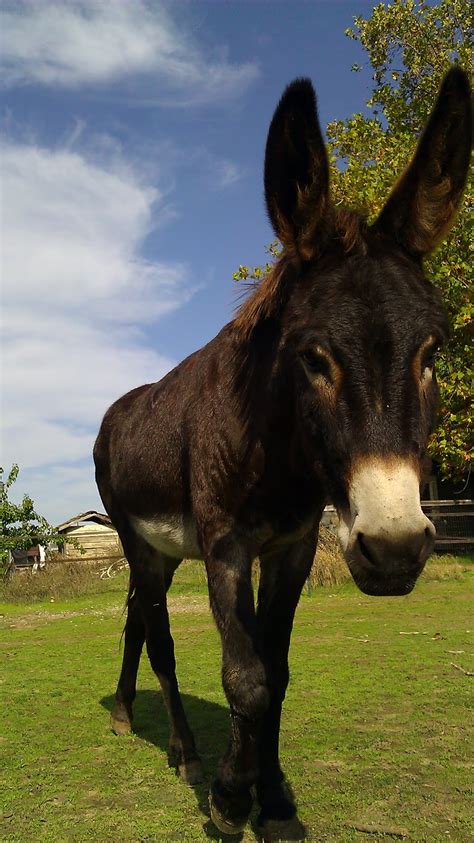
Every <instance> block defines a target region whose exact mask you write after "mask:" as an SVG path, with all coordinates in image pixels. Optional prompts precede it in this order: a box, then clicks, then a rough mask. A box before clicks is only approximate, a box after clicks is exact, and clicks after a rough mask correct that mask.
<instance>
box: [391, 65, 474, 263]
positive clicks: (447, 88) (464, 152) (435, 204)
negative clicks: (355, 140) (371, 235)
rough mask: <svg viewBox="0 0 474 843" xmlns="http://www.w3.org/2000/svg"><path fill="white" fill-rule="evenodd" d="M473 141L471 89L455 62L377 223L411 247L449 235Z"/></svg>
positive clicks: (420, 251) (415, 250)
mask: <svg viewBox="0 0 474 843" xmlns="http://www.w3.org/2000/svg"><path fill="white" fill-rule="evenodd" d="M471 147H472V109H471V89H470V85H469V79H468V76H467V74H466V73H464V71H463V70H461V69H460V68H458V67H453V68H451V70H450V71H449V72H448V73H447V74H446V76H445V77H444V79H443V82H442V84H441V88H440V91H439V94H438V98H437V100H436V103H435V105H434V108H433V111H432V112H431V115H430V117H429V120H428V123H427V125H426V127H425V130H424V132H423V134H422V136H421V138H420V140H419V142H418V146H417V148H416V151H415V155H414V157H413V159H412V161H411V163H410V164H409V166H408V168H407V169H406V170H405V172H404V174H403V175H402V177H401V179H400V180H399V182H398V183H397V184H396V185H395V187H394V189H393V191H392V193H391V195H390V197H389V199H388V201H387V203H386V205H385V207H384V208H383V210H382V212H381V213H380V216H379V218H378V220H377V221H376V223H375V224H374V227H375V228H376V229H378V230H381V231H383V232H384V233H386V234H388V235H389V236H391V237H394V238H395V240H397V242H398V243H400V244H401V245H402V246H403V247H404V248H405V249H406V250H407V251H408V252H410V253H411V254H413V255H416V256H418V257H420V256H421V257H422V256H423V255H426V254H427V253H428V252H431V251H432V249H434V248H435V246H436V245H437V244H438V243H439V242H440V241H441V240H442V239H443V238H444V237H445V236H446V235H447V233H448V231H449V229H450V228H451V226H452V224H453V222H454V220H455V217H456V211H457V209H458V207H459V204H460V202H461V199H462V193H463V189H464V185H465V182H466V177H467V173H468V168H469V161H470V155H471Z"/></svg>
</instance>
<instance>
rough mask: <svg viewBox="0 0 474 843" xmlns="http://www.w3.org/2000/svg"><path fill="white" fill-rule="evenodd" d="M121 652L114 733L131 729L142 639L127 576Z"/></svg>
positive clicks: (135, 601) (114, 713)
mask: <svg viewBox="0 0 474 843" xmlns="http://www.w3.org/2000/svg"><path fill="white" fill-rule="evenodd" d="M124 639H125V644H124V652H123V661H122V670H121V673H120V678H119V681H118V685H117V690H116V692H115V703H114V707H113V709H112V713H111V718H110V721H111V726H112V730H113V731H114V732H115V734H116V735H125V734H127V733H128V732H131V730H132V705H133V701H134V699H135V694H136V685H137V673H138V666H139V664H140V656H141V652H142V648H143V643H144V641H145V624H144V623H143V619H142V615H141V611H140V606H139V605H138V600H137V597H136V594H135V590H134V586H133V581H132V579H130V590H129V597H128V600H127V622H126V624H125V630H124Z"/></svg>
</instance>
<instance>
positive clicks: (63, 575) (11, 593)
mask: <svg viewBox="0 0 474 843" xmlns="http://www.w3.org/2000/svg"><path fill="white" fill-rule="evenodd" d="M104 567H105V565H104V561H103V560H100V559H97V560H92V561H89V560H87V561H82V562H67V561H63V560H62V559H61V561H56V560H53V561H50V562H49V563H48V562H47V563H46V566H45V567H44V568H40V569H38V570H37V571H33V570H29V569H28V570H24V571H13V573H11V574H9V575H8V576H6V577H4V578H3V579H2V580H0V599H1V600H3V601H5V602H7V603H9V602H12V603H28V602H33V601H35V600H38V601H39V600H51V599H52V598H54V599H57V598H61V597H79V596H81V595H86V594H98V593H100V592H103V591H120V592H121V593H123V594H126V590H127V585H128V570H126V571H121V572H120V573H119V574H117V576H115V577H113V578H108V577H107V578H106V579H101V577H100V572H101V571H102V570H103V569H104Z"/></svg>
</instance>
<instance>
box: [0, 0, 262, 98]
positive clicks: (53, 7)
mask: <svg viewBox="0 0 474 843" xmlns="http://www.w3.org/2000/svg"><path fill="white" fill-rule="evenodd" d="M2 29H3V43H2V77H3V85H5V86H9V87H11V86H15V85H27V84H39V85H47V86H56V87H63V88H77V87H78V86H97V85H104V84H108V85H110V84H113V83H115V82H121V95H122V96H123V95H125V94H126V88H125V87H124V83H125V81H126V80H127V79H135V80H137V79H139V80H140V85H139V86H134V88H133V98H134V100H135V101H136V102H140V101H143V102H145V101H146V102H148V103H149V102H151V101H155V102H157V103H160V104H165V105H168V106H183V105H189V106H190V105H202V104H204V103H210V104H216V103H220V102H222V101H226V100H227V99H229V98H233V97H235V96H239V95H240V94H242V92H243V91H245V90H246V89H247V88H248V86H249V85H250V84H251V83H252V81H253V80H254V79H255V78H256V76H257V75H258V66H257V64H256V63H255V62H253V61H251V62H246V63H241V64H237V63H232V62H230V61H228V59H227V57H226V53H225V50H223V49H222V48H221V47H219V49H216V50H215V51H214V53H212V51H209V50H207V51H204V50H203V48H202V47H201V46H200V45H199V44H198V43H197V42H196V40H195V39H194V37H193V35H192V33H191V32H190V31H186V29H185V27H184V26H183V23H182V21H181V24H180V26H179V27H178V26H177V24H176V23H175V21H174V20H173V18H172V16H171V14H170V13H169V11H168V10H167V9H165V7H164V5H163V4H162V3H160V2H158V0H155V2H153V3H151V2H145V0H107V2H104V0H62V2H61V0H59V1H58V0H54V2H53V0H43V1H42V2H41V3H38V2H35V0H16V2H12V3H6V4H4V6H3V13H2ZM130 94H132V91H130Z"/></svg>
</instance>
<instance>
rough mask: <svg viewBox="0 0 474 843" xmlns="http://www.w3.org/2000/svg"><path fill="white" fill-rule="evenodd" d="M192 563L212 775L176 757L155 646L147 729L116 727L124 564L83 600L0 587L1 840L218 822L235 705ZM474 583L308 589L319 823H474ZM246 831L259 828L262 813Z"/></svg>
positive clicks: (196, 652) (182, 661) (294, 746)
mask: <svg viewBox="0 0 474 843" xmlns="http://www.w3.org/2000/svg"><path fill="white" fill-rule="evenodd" d="M189 570H190V569H188V572H187V571H186V569H185V570H184V572H183V574H180V575H178V582H177V583H176V588H175V586H173V589H174V591H173V590H172V593H171V597H170V607H171V612H172V624H173V634H174V638H175V644H176V653H177V661H178V678H179V679H180V685H181V689H182V692H183V699H184V703H185V706H186V709H187V712H188V714H189V719H190V722H191V724H192V726H193V728H194V731H195V735H196V740H197V745H198V748H199V751H200V753H201V755H202V758H203V761H204V765H205V772H206V776H207V782H206V784H205V785H203V786H202V787H200V788H198V789H195V790H191V789H189V788H187V787H186V786H185V785H184V784H182V782H180V781H179V780H178V779H177V778H176V776H175V774H174V772H173V771H172V770H170V769H169V768H168V767H167V762H166V745H167V725H166V717H165V712H164V709H163V704H162V701H161V696H160V693H159V692H158V690H157V682H156V680H155V678H154V676H153V674H152V673H151V670H150V668H149V665H148V663H147V660H146V658H144V659H143V662H142V666H141V669H140V675H139V692H138V695H137V701H136V708H135V712H136V713H135V730H136V731H135V734H134V735H133V736H129V737H122V738H117V737H115V736H114V735H113V734H112V733H111V732H110V731H109V725H108V719H109V710H110V707H111V704H112V698H113V692H114V689H115V684H116V680H117V677H118V673H119V668H120V653H119V638H120V633H121V629H122V625H123V616H122V615H121V608H122V605H123V597H124V594H123V593H122V592H121V591H120V590H118V588H117V585H120V583H121V581H119V583H117V582H115V584H114V588H113V590H111V591H109V592H107V593H103V594H98V595H89V596H86V597H82V598H74V599H70V600H67V601H64V600H63V601H61V602H60V601H55V602H54V603H51V602H45V603H41V604H38V603H36V604H34V605H25V604H23V605H16V606H13V605H10V604H2V606H0V612H1V614H2V617H1V618H0V620H1V624H2V630H1V633H0V643H1V647H2V669H1V684H0V693H1V695H2V700H1V710H2V718H1V730H2V737H1V755H2V759H3V773H2V782H1V795H2V796H1V799H2V810H1V814H2V826H1V828H0V840H2V841H36V840H47V841H55V842H56V841H63V840H64V841H66V840H67V841H69V840H71V841H89V840H90V841H92V840H93V841H117V843H119V841H168V840H170V841H171V840H176V841H205V840H206V839H211V840H218V839H220V838H219V835H218V834H217V833H216V832H215V831H214V830H213V827H212V826H211V824H210V823H209V820H208V817H207V786H208V782H209V780H210V779H211V777H212V776H213V774H214V771H215V767H216V763H217V760H218V758H219V755H220V753H221V752H222V750H223V748H224V745H225V742H226V736H227V729H228V715H227V710H226V706H225V700H224V696H223V692H222V689H221V685H220V647H219V641H218V636H217V633H216V631H215V628H214V625H213V622H212V619H211V616H210V613H209V610H208V608H207V598H206V595H205V592H204V581H203V582H201V581H200V580H199V581H198V582H194V587H193V580H192V577H190V575H189ZM179 577H181V579H180V578H179ZM123 585H124V590H125V578H124V577H123ZM473 592H474V574H473V573H469V572H465V573H464V574H463V576H462V578H460V579H453V580H450V579H448V580H445V581H442V582H436V581H424V582H421V583H420V584H419V585H418V587H417V588H416V589H415V592H414V593H413V594H411V595H409V596H407V597H404V598H392V599H390V598H385V599H384V598H378V599H374V598H369V597H365V596H364V595H362V594H361V593H359V592H358V591H357V590H356V589H355V587H354V586H352V585H342V586H337V587H327V588H320V589H316V590H315V591H314V592H313V594H312V596H311V597H308V596H304V597H303V598H302V601H301V604H300V607H299V609H298V613H297V618H296V622H295V628H294V633H293V639H292V649H291V669H292V678H291V682H290V686H289V689H288V694H287V700H286V703H285V711H284V717H283V724H282V741H281V744H282V761H283V765H284V768H285V770H286V773H287V777H288V779H289V781H290V783H291V785H292V787H293V789H294V791H295V793H296V797H297V801H298V805H299V815H300V818H301V819H302V821H303V822H304V823H305V824H306V826H307V828H308V832H309V835H310V839H312V840H314V841H335V843H345V842H346V841H347V843H348V842H349V841H364V840H367V841H375V840H377V839H386V840H389V839H396V838H397V835H398V837H399V838H400V836H403V835H405V839H407V840H409V841H426V843H437V841H446V840H451V841H460V843H467V841H470V840H472V839H473V829H472V828H470V827H469V824H468V823H469V821H468V817H469V807H471V808H472V803H471V804H470V797H472V780H473V779H472V766H471V765H470V762H471V760H472V756H471V750H472V745H471V746H470V744H469V737H470V734H469V725H470V718H471V719H472V714H471V716H470V714H469V702H470V700H471V699H472V682H473V679H472V678H471V677H470V676H469V675H468V674H467V673H464V672H463V670H466V671H472V669H473V661H474V659H473V646H472V637H471V634H470V630H472V629H473V628H474V619H473V616H472V599H473ZM453 665H458V667H455V666H453ZM458 668H462V669H463V670H461V669H458ZM364 828H365V829H366V830H365V831H364V830H358V829H364ZM384 832H385V834H384ZM234 839H235V838H234ZM241 839H242V840H244V841H254V840H255V839H256V838H255V834H254V832H253V830H252V827H251V825H249V826H248V829H247V831H246V833H245V834H244V835H243V837H242V838H241Z"/></svg>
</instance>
